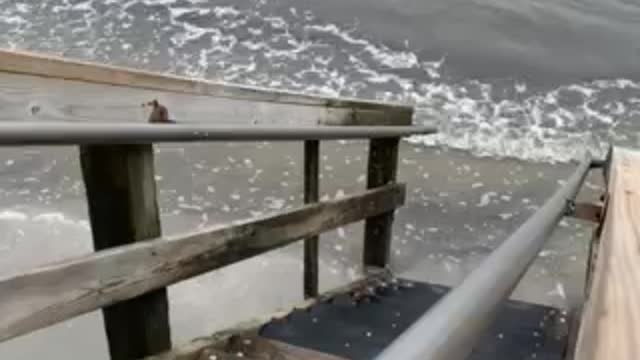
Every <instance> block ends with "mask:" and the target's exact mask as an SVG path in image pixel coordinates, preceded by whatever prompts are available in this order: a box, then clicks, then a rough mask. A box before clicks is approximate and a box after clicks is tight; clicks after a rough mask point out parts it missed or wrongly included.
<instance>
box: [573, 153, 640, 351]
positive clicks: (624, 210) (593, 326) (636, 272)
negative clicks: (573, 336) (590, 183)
mask: <svg viewBox="0 0 640 360" xmlns="http://www.w3.org/2000/svg"><path fill="white" fill-rule="evenodd" d="M609 174H610V175H609V187H608V189H609V190H608V203H607V204H608V205H607V211H606V218H605V221H604V225H603V229H602V235H601V238H600V242H599V245H598V248H597V259H596V261H595V264H594V266H595V268H594V272H593V278H592V281H591V282H590V283H591V284H592V285H591V289H590V292H589V298H588V301H587V304H586V306H585V311H584V313H583V320H582V325H581V330H580V334H579V338H578V344H577V347H576V359H578V360H605V359H616V360H637V359H640V152H638V151H632V150H627V149H621V148H616V149H614V151H613V158H612V161H611V165H610V168H609Z"/></svg>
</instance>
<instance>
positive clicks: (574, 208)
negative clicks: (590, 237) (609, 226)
mask: <svg viewBox="0 0 640 360" xmlns="http://www.w3.org/2000/svg"><path fill="white" fill-rule="evenodd" d="M602 210H603V207H602V205H600V204H591V203H576V202H575V201H573V200H567V205H566V208H565V213H564V214H565V216H571V217H573V218H576V219H581V220H586V221H591V222H594V223H599V222H600V221H601V220H602Z"/></svg>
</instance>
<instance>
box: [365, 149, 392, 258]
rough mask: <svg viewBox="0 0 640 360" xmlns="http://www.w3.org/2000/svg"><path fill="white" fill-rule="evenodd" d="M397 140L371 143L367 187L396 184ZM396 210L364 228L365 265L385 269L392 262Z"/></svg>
mask: <svg viewBox="0 0 640 360" xmlns="http://www.w3.org/2000/svg"><path fill="white" fill-rule="evenodd" d="M399 141H400V139H398V138H383V139H373V140H370V141H369V162H368V165H367V166H368V169H367V188H369V189H374V188H376V187H379V186H385V185H387V184H390V183H393V182H395V181H396V174H397V170H398V143H399ZM393 215H394V211H393V210H392V211H388V212H386V213H383V214H379V215H376V216H373V217H370V218H368V219H367V220H366V222H365V227H364V234H365V235H364V250H363V251H364V254H363V259H364V264H365V265H367V266H379V267H385V266H387V264H388V263H389V252H390V250H391V234H392V230H393V229H392V227H393Z"/></svg>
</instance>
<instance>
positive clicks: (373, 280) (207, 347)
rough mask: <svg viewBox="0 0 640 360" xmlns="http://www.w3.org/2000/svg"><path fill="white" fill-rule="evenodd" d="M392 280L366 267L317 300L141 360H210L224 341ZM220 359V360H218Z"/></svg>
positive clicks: (386, 272) (253, 333)
mask: <svg viewBox="0 0 640 360" xmlns="http://www.w3.org/2000/svg"><path fill="white" fill-rule="evenodd" d="M392 279H393V274H392V273H391V272H390V271H389V270H387V269H380V268H367V269H366V274H365V277H364V278H361V279H359V280H356V281H354V282H352V283H349V284H347V285H344V286H340V287H337V288H335V289H332V290H330V291H327V292H325V293H323V294H321V295H319V296H318V297H316V298H313V299H307V300H305V301H304V302H303V303H301V304H297V305H296V306H294V307H292V308H290V309H288V310H283V311H280V312H277V313H273V314H266V315H263V316H261V317H258V318H254V319H252V320H250V321H247V322H245V323H242V324H238V325H235V326H234V327H232V328H229V329H225V330H223V331H219V332H217V333H215V334H213V335H210V336H207V337H201V338H197V339H194V340H192V341H190V342H188V343H186V344H183V345H180V346H178V347H176V348H174V349H172V350H171V351H167V352H165V353H162V354H158V355H154V356H150V357H146V358H145V359H144V360H210V359H209V356H210V355H216V354H219V353H222V350H221V349H224V347H225V346H226V344H227V342H228V341H229V340H230V339H231V338H232V337H234V336H237V335H240V336H247V335H249V336H256V335H257V334H258V333H259V332H260V329H261V328H262V327H263V326H264V325H265V324H267V323H269V322H271V321H273V320H274V319H285V318H286V317H287V316H288V315H289V314H290V313H291V312H292V311H295V310H300V309H310V308H311V307H312V306H314V305H317V304H319V303H323V302H327V301H330V300H331V299H332V298H333V297H335V296H338V295H342V294H349V293H352V292H354V291H359V290H361V289H367V288H369V287H371V286H374V285H376V284H379V283H380V282H389V281H391V280H392ZM221 359H222V358H221Z"/></svg>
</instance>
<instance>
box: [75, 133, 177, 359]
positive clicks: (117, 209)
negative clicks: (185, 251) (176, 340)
mask: <svg viewBox="0 0 640 360" xmlns="http://www.w3.org/2000/svg"><path fill="white" fill-rule="evenodd" d="M80 160H81V165H82V175H83V178H84V183H85V187H86V192H87V203H88V208H89V219H90V221H91V233H92V235H93V244H94V248H95V250H96V251H99V250H104V249H108V248H112V247H116V246H120V245H126V244H132V243H135V242H139V241H145V240H149V239H154V238H158V237H159V236H160V213H159V211H158V204H157V201H156V182H155V178H154V175H155V171H154V159H153V146H151V145H120V146H111V145H106V146H105V145H101V146H85V147H81V149H80ZM103 315H104V316H103V317H104V325H105V330H106V334H107V340H108V344H109V353H110V355H111V359H112V360H135V359H139V358H141V357H144V356H148V355H153V354H157V353H160V352H163V351H166V350H168V349H171V327H170V324H169V303H168V299H167V291H166V289H165V288H160V289H157V290H154V291H152V292H149V293H147V294H143V295H141V296H138V297H135V298H133V299H130V300H127V301H124V302H121V303H118V304H114V305H111V306H108V307H105V308H104V309H103Z"/></svg>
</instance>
